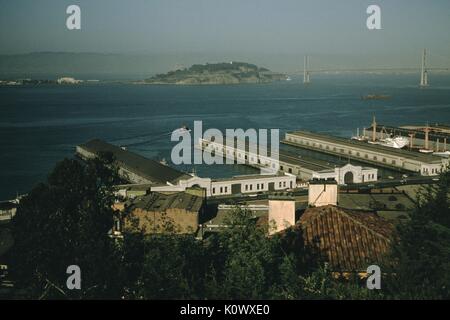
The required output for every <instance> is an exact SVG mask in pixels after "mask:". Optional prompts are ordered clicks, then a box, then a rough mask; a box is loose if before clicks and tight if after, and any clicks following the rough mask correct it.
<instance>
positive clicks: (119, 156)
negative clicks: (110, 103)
mask: <svg viewBox="0 0 450 320" xmlns="http://www.w3.org/2000/svg"><path fill="white" fill-rule="evenodd" d="M76 153H77V155H78V156H80V157H81V158H82V159H93V158H96V157H98V156H100V155H101V154H106V153H109V154H111V155H112V156H113V157H114V160H115V163H116V165H117V166H118V167H119V175H120V176H121V177H122V178H123V179H125V180H127V181H129V182H131V183H139V184H143V183H177V182H178V181H179V180H180V179H186V178H189V177H190V175H188V174H187V173H184V172H182V171H179V170H176V169H174V168H171V167H169V166H167V165H164V164H162V163H159V162H157V161H154V160H151V159H148V158H145V157H142V156H140V155H138V154H136V153H133V152H130V151H127V150H125V149H123V148H121V147H118V146H115V145H112V144H109V143H107V142H105V141H102V140H99V139H94V140H91V141H89V142H87V143H85V144H82V145H79V146H77V147H76Z"/></svg>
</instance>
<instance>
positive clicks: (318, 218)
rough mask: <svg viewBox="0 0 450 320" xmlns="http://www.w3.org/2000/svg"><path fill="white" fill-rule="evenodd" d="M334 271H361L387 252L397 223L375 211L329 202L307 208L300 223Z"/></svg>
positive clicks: (306, 240) (305, 234)
mask: <svg viewBox="0 0 450 320" xmlns="http://www.w3.org/2000/svg"><path fill="white" fill-rule="evenodd" d="M299 226H300V227H301V228H302V229H303V236H304V238H305V239H304V240H305V243H306V244H308V245H310V246H312V247H314V248H315V249H317V250H318V251H319V253H321V254H322V256H323V257H324V258H325V259H326V260H327V261H328V262H329V263H330V265H331V267H332V268H333V269H334V270H335V271H361V270H366V269H367V267H368V266H369V265H371V264H379V263H381V262H382V261H383V260H384V256H385V254H386V253H388V251H389V248H390V244H391V239H392V236H393V234H394V225H393V224H392V223H390V222H389V221H387V220H385V219H384V218H382V217H380V216H378V215H377V214H376V213H373V212H366V211H355V210H348V209H342V208H339V207H336V206H332V205H328V206H323V207H316V208H308V209H306V211H305V212H304V214H303V215H302V216H301V218H300V220H299V222H298V224H297V227H299Z"/></svg>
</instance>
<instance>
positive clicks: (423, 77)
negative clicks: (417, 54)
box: [420, 49, 428, 88]
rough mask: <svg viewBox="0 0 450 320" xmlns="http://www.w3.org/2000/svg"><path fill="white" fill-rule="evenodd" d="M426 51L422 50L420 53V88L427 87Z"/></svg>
mask: <svg viewBox="0 0 450 320" xmlns="http://www.w3.org/2000/svg"><path fill="white" fill-rule="evenodd" d="M426 58H427V49H423V53H422V72H421V74H420V87H422V88H425V87H428V70H427V64H426Z"/></svg>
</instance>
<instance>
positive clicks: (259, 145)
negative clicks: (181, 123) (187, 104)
mask: <svg viewBox="0 0 450 320" xmlns="http://www.w3.org/2000/svg"><path fill="white" fill-rule="evenodd" d="M171 141H178V144H177V145H175V146H174V147H173V148H172V153H171V160H172V162H173V163H174V164H175V165H180V164H208V165H210V164H224V159H226V160H225V161H226V164H235V163H238V164H250V165H255V166H258V167H260V168H261V171H262V172H264V173H273V172H277V171H278V169H279V160H278V158H279V155H278V153H279V130H278V129H271V130H270V143H269V141H268V130H267V129H259V130H256V129H247V130H246V131H244V130H243V129H226V131H225V137H224V135H223V133H222V132H221V131H220V130H219V129H215V128H210V129H208V130H206V131H205V132H203V124H202V121H194V137H193V140H192V136H191V130H189V129H187V128H181V129H177V130H175V131H173V132H172V135H171ZM193 144H194V148H193ZM269 144H270V155H269V153H268V145H269ZM192 149H193V150H194V151H193V152H192ZM192 154H193V156H192Z"/></svg>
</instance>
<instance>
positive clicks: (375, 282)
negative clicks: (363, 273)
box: [366, 265, 381, 290]
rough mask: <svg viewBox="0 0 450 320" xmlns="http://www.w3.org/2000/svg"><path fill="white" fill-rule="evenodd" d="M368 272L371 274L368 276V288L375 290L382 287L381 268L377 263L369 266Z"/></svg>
mask: <svg viewBox="0 0 450 320" xmlns="http://www.w3.org/2000/svg"><path fill="white" fill-rule="evenodd" d="M367 273H368V274H370V276H369V277H368V278H367V282H366V285H367V289H369V290H373V289H377V290H380V289H381V269H380V267H379V266H377V265H371V266H369V267H368V268H367Z"/></svg>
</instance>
